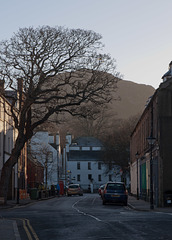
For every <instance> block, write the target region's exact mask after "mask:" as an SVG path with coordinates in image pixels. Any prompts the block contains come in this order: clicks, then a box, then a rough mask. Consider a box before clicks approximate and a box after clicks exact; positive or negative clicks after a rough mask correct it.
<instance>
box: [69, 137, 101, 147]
mask: <svg viewBox="0 0 172 240" xmlns="http://www.w3.org/2000/svg"><path fill="white" fill-rule="evenodd" d="M71 145H77V146H79V147H81V146H82V147H103V144H102V142H101V141H100V140H99V139H97V138H95V137H79V138H76V139H74V140H73V141H72V144H71Z"/></svg>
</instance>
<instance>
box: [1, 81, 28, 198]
mask: <svg viewBox="0 0 172 240" xmlns="http://www.w3.org/2000/svg"><path fill="white" fill-rule="evenodd" d="M0 90H1V91H0V93H1V94H0V175H1V171H2V168H3V165H4V163H5V162H6V161H7V160H8V159H9V157H10V155H11V152H12V149H13V147H14V144H15V140H16V138H17V135H18V131H17V129H16V128H15V125H14V121H13V118H12V117H11V114H10V106H11V103H10V100H9V98H8V96H9V95H8V94H9V92H8V93H7V92H6V91H4V87H3V83H2V82H1V86H0ZM16 94H17V93H16ZM17 111H18V110H17V106H16V112H17ZM19 189H22V190H23V191H25V193H26V192H27V147H26V145H25V147H24V148H23V150H22V151H21V156H20V158H19V159H18V164H15V165H14V167H13V169H12V173H11V178H10V183H9V190H8V199H17V198H18V197H20V196H17V194H18V192H19V191H18V190H19Z"/></svg>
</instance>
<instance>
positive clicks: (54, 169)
mask: <svg viewBox="0 0 172 240" xmlns="http://www.w3.org/2000/svg"><path fill="white" fill-rule="evenodd" d="M58 136H59V135H56V140H57V138H58ZM54 139H55V138H54V136H52V135H50V136H49V134H48V132H43V131H40V132H37V133H36V134H35V135H34V136H33V137H32V139H31V144H30V146H31V153H32V155H33V156H35V157H36V158H37V159H38V161H40V162H41V163H42V164H43V166H44V183H45V162H46V157H48V164H47V171H48V178H47V185H48V187H50V186H51V185H56V184H57V183H58V166H59V168H61V164H62V162H61V155H60V146H58V145H57V146H58V148H57V150H56V149H55V148H54V147H52V146H51V145H50V144H49V141H50V142H51V143H53V141H54ZM59 142H60V140H59V139H58V143H59ZM48 152H49V153H50V154H48Z"/></svg>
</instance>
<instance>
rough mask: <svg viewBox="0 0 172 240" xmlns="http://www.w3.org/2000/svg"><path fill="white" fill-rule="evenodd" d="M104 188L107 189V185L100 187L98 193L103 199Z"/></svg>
mask: <svg viewBox="0 0 172 240" xmlns="http://www.w3.org/2000/svg"><path fill="white" fill-rule="evenodd" d="M104 187H105V184H103V185H100V187H99V189H98V193H99V195H100V196H101V197H102V194H103V190H104Z"/></svg>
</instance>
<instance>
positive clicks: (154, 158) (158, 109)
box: [130, 63, 172, 206]
mask: <svg viewBox="0 0 172 240" xmlns="http://www.w3.org/2000/svg"><path fill="white" fill-rule="evenodd" d="M162 78H163V83H161V84H160V86H159V88H158V89H157V90H156V91H155V93H154V95H153V96H152V97H151V98H150V99H149V102H148V103H147V106H146V107H145V110H144V112H143V114H142V116H141V118H140V119H139V121H138V123H137V125H136V127H135V129H134V131H133V132H132V135H131V144H130V175H131V193H132V194H134V195H136V196H137V197H139V198H143V199H145V200H148V201H150V199H151V194H152V195H153V204H155V205H156V206H164V205H165V204H166V198H165V196H166V193H167V192H168V193H169V192H171V193H172V161H171V156H172V147H171V146H172V138H171V135H172V124H171V123H172V63H170V65H169V71H168V72H167V73H166V74H165V75H164V76H163V77H162ZM150 139H152V140H153V141H152V144H149V140H150Z"/></svg>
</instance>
